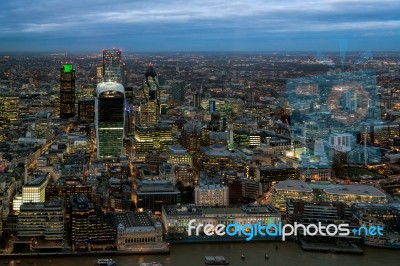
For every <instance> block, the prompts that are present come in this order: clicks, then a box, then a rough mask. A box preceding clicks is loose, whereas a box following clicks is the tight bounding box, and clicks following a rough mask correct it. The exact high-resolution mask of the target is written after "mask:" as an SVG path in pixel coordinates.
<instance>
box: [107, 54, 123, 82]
mask: <svg viewBox="0 0 400 266" xmlns="http://www.w3.org/2000/svg"><path fill="white" fill-rule="evenodd" d="M121 54H122V51H121V50H120V49H112V50H103V81H105V82H108V81H114V82H118V83H121V84H124V81H125V76H124V74H125V73H124V64H123V62H122V55H121Z"/></svg>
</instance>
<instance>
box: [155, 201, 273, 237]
mask: <svg viewBox="0 0 400 266" xmlns="http://www.w3.org/2000/svg"><path fill="white" fill-rule="evenodd" d="M161 218H162V222H163V226H164V230H165V232H166V234H167V238H198V237H201V238H207V237H208V238H213V239H214V238H217V237H218V236H215V235H214V236H211V237H210V236H206V235H204V233H203V232H202V231H201V232H200V234H199V236H195V235H194V232H192V234H191V236H189V234H188V225H189V222H190V221H191V220H193V219H194V220H196V224H203V225H207V224H212V225H214V226H216V225H217V224H224V225H228V224H233V223H238V224H239V225H244V224H251V225H254V224H257V223H258V222H260V223H261V224H263V225H267V224H275V225H277V224H278V223H279V222H280V221H281V215H280V213H279V212H278V211H277V210H276V209H275V208H273V207H272V206H271V205H257V206H253V205H243V206H241V207H236V206H224V207H201V206H196V205H180V206H176V205H169V206H163V209H162V214H161ZM242 237H243V236H242ZM221 238H222V237H221ZM239 238H240V237H239ZM226 240H229V238H226Z"/></svg>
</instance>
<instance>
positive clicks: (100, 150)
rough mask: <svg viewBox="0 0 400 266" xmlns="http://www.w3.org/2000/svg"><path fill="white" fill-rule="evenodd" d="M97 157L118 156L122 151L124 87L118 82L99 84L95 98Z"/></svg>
mask: <svg viewBox="0 0 400 266" xmlns="http://www.w3.org/2000/svg"><path fill="white" fill-rule="evenodd" d="M95 123H96V142H97V157H98V158H110V157H117V155H118V153H121V152H122V146H123V145H122V144H123V136H124V123H125V92H124V87H123V86H122V85H121V84H119V83H116V82H102V83H99V84H98V85H97V91H96V99H95Z"/></svg>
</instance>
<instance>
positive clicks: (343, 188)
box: [324, 184, 386, 197]
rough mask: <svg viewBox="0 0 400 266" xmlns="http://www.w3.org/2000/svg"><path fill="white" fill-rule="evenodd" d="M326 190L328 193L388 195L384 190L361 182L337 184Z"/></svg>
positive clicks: (371, 195)
mask: <svg viewBox="0 0 400 266" xmlns="http://www.w3.org/2000/svg"><path fill="white" fill-rule="evenodd" d="M324 192H325V193H328V194H338V195H356V196H370V197H386V195H385V194H384V193H383V192H382V191H380V190H378V189H376V188H374V187H373V186H368V185H361V184H351V185H337V186H335V187H333V188H327V189H324Z"/></svg>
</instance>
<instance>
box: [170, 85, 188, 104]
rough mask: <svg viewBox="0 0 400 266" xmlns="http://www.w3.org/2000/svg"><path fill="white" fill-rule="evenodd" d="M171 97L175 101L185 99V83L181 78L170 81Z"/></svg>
mask: <svg viewBox="0 0 400 266" xmlns="http://www.w3.org/2000/svg"><path fill="white" fill-rule="evenodd" d="M171 85H172V88H171V90H172V99H173V100H174V101H177V102H184V101H185V84H184V83H183V81H182V80H174V81H173V82H172V84H171Z"/></svg>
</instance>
